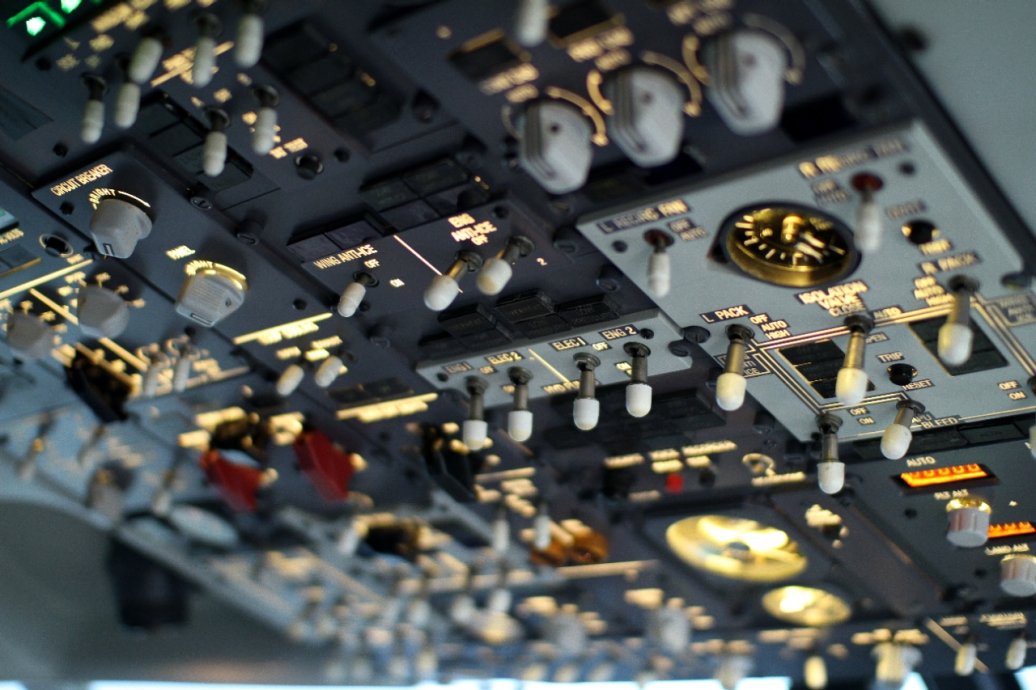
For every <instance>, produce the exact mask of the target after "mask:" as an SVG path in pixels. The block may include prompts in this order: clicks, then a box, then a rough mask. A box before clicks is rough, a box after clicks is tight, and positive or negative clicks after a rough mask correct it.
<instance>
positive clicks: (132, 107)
mask: <svg viewBox="0 0 1036 690" xmlns="http://www.w3.org/2000/svg"><path fill="white" fill-rule="evenodd" d="M139 112H140V84H137V83H136V82H134V81H133V80H131V79H130V78H129V76H128V75H127V77H126V80H125V81H123V82H122V84H120V85H119V90H118V91H117V92H116V93H115V113H114V115H113V117H112V120H113V121H114V122H115V126H116V127H118V128H120V129H129V128H130V127H132V126H133V125H134V124H136V122H137V114H138V113H139Z"/></svg>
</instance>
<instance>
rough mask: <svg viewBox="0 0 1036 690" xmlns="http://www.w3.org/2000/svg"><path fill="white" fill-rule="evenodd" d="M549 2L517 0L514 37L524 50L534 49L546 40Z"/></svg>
mask: <svg viewBox="0 0 1036 690" xmlns="http://www.w3.org/2000/svg"><path fill="white" fill-rule="evenodd" d="M549 23H550V0H518V12H517V13H516V14H515V18H514V37H515V39H516V40H517V41H518V43H520V44H521V45H523V46H525V47H526V48H535V47H536V46H538V45H539V44H541V43H543V41H544V39H546V38H547V26H548V24H549Z"/></svg>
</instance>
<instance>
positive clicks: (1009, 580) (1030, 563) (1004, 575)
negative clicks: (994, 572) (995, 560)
mask: <svg viewBox="0 0 1036 690" xmlns="http://www.w3.org/2000/svg"><path fill="white" fill-rule="evenodd" d="M1000 589H1002V590H1003V591H1004V592H1006V593H1007V594H1010V595H1011V596H1012V597H1031V596H1032V595H1033V594H1036V556H1030V555H1028V554H1022V553H1016V554H1010V555H1008V556H1004V558H1003V560H1001V561H1000Z"/></svg>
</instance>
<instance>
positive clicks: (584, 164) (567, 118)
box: [518, 100, 594, 194]
mask: <svg viewBox="0 0 1036 690" xmlns="http://www.w3.org/2000/svg"><path fill="white" fill-rule="evenodd" d="M519 127H520V128H521V133H522V136H521V140H520V141H519V146H518V162H519V164H520V165H521V166H522V168H523V169H524V170H525V172H527V173H529V175H530V176H531V177H532V178H533V179H534V180H536V182H538V183H539V185H540V186H541V187H543V188H544V189H545V190H547V191H548V192H550V193H551V194H567V193H568V192H574V191H575V190H577V189H579V188H580V187H582V186H583V184H584V183H585V182H586V176H587V175H588V174H589V172H590V163H591V162H592V161H593V157H594V152H593V144H592V142H591V136H592V135H593V132H592V128H591V126H590V121H589V120H587V118H586V116H584V115H583V113H582V112H581V111H580V110H579V109H578V108H575V107H573V106H571V105H568V104H567V103H562V102H561V101H557V100H545V101H535V102H533V103H532V104H530V105H529V107H528V108H526V110H525V113H524V115H523V116H522V118H521V122H520V124H519Z"/></svg>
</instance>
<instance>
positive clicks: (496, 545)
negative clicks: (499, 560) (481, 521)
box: [489, 503, 511, 556]
mask: <svg viewBox="0 0 1036 690" xmlns="http://www.w3.org/2000/svg"><path fill="white" fill-rule="evenodd" d="M489 546H490V548H492V549H493V551H496V552H497V553H498V554H500V555H501V556H503V555H504V554H506V553H507V549H508V548H509V547H510V546H511V523H510V522H508V520H507V507H506V506H505V505H504V504H503V503H498V504H497V506H496V515H495V516H494V517H493V522H492V524H491V525H490V540H489Z"/></svg>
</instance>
